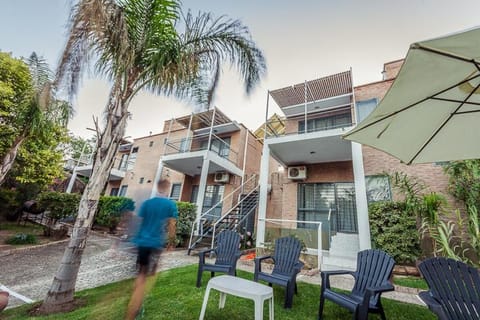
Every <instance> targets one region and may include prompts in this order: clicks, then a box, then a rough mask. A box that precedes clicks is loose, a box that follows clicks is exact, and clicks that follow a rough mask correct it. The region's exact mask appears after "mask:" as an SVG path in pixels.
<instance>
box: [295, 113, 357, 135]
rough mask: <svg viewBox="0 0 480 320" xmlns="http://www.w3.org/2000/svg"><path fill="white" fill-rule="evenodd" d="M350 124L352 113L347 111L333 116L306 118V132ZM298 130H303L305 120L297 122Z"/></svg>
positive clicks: (300, 131) (301, 131)
mask: <svg viewBox="0 0 480 320" xmlns="http://www.w3.org/2000/svg"><path fill="white" fill-rule="evenodd" d="M351 124H352V114H351V113H350V111H349V112H347V113H342V114H337V115H334V116H328V117H322V118H315V119H309V120H307V132H315V131H321V130H329V129H335V128H340V127H342V126H343V127H344V126H349V125H351ZM298 132H299V133H303V132H305V121H299V122H298Z"/></svg>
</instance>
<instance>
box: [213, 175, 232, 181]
mask: <svg viewBox="0 0 480 320" xmlns="http://www.w3.org/2000/svg"><path fill="white" fill-rule="evenodd" d="M213 181H215V182H220V183H227V182H228V181H230V175H229V174H228V173H226V172H217V173H215V177H214V178H213Z"/></svg>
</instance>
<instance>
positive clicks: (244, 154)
mask: <svg viewBox="0 0 480 320" xmlns="http://www.w3.org/2000/svg"><path fill="white" fill-rule="evenodd" d="M247 149H248V129H245V147H244V149H243V169H242V194H243V193H244V186H243V184H244V182H245V167H246V165H247Z"/></svg>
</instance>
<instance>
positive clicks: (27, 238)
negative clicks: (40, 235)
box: [5, 233, 38, 245]
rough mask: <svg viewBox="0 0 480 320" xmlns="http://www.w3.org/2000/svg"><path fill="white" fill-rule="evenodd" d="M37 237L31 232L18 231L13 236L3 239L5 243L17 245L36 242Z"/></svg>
mask: <svg viewBox="0 0 480 320" xmlns="http://www.w3.org/2000/svg"><path fill="white" fill-rule="evenodd" d="M37 242H38V241H37V237H35V236H34V235H32V234H24V233H19V234H16V235H14V236H13V237H10V238H8V239H7V240H5V243H6V244H12V245H19V244H36V243H37Z"/></svg>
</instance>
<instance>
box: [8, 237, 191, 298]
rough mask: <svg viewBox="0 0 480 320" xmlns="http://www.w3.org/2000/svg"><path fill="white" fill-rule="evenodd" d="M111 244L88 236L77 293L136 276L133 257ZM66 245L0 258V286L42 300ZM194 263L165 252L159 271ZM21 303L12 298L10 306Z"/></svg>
mask: <svg viewBox="0 0 480 320" xmlns="http://www.w3.org/2000/svg"><path fill="white" fill-rule="evenodd" d="M114 241H115V240H113V239H111V238H104V237H100V236H96V235H92V236H90V239H89V240H88V243H87V248H86V250H85V252H84V256H83V259H82V265H81V267H80V273H79V276H78V280H77V286H76V290H82V289H86V288H93V287H98V286H101V285H104V284H108V283H111V282H116V281H120V280H123V279H128V278H132V277H134V276H135V274H136V270H135V259H136V256H135V254H134V253H133V252H132V250H129V248H128V247H126V246H124V245H123V246H120V247H119V249H113V248H112V245H113V244H114ZM66 244H67V242H62V243H56V244H52V245H49V246H44V247H39V248H32V249H30V250H22V251H19V252H13V253H11V254H9V255H6V256H2V257H1V259H0V260H1V271H0V285H4V286H6V287H8V288H9V289H11V290H13V291H15V292H17V293H20V294H22V295H24V296H26V297H27V298H30V299H32V300H34V301H36V300H41V299H43V298H44V296H45V294H46V293H47V291H48V288H49V287H50V284H51V283H52V278H53V275H54V274H55V272H56V270H57V267H58V265H59V263H60V260H61V258H62V255H63V251H64V248H65V246H66ZM197 261H198V258H197V257H191V256H187V254H186V251H167V252H164V253H163V254H162V258H161V259H160V264H159V266H158V270H166V269H171V268H176V267H180V266H185V265H188V264H192V263H196V262H197ZM22 303H23V302H22V301H21V300H19V299H16V298H13V297H12V298H11V299H10V303H9V307H13V306H18V305H20V304H22Z"/></svg>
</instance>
